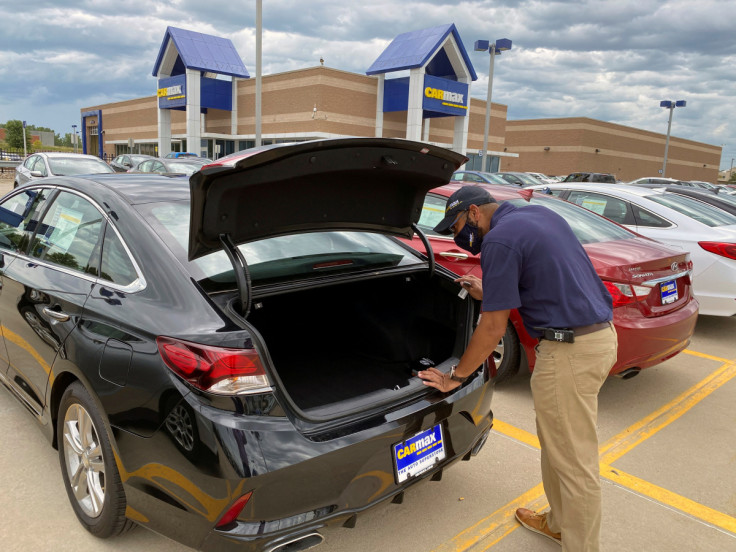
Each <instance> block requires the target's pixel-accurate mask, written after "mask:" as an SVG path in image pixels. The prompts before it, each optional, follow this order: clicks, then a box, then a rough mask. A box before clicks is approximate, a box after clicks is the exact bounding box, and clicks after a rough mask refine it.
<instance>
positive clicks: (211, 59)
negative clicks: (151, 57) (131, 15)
mask: <svg viewBox="0 0 736 552" xmlns="http://www.w3.org/2000/svg"><path fill="white" fill-rule="evenodd" d="M170 40H173V41H174V46H176V50H177V52H179V58H180V60H181V64H183V67H184V68H186V69H198V70H200V71H207V72H210V73H218V74H221V75H229V76H231V77H239V78H243V79H247V78H250V75H249V74H248V70H247V69H246V68H245V65H244V64H243V61H242V60H241V59H240V56H239V55H238V52H237V51H236V50H235V46H233V43H232V41H231V40H230V39H227V38H221V37H218V36H212V35H207V34H202V33H197V32H194V31H187V30H185V29H177V28H176V27H167V29H166V35H165V36H164V40H163V42H162V43H161V48H160V49H159V52H158V57H157V58H156V64H155V65H154V67H153V76H154V77H157V76H158V73H159V70H160V68H161V63H162V61H163V57H164V53H165V52H166V48H167V46H168V45H169V41H170ZM181 64H179V63H177V64H176V66H180V65H181Z"/></svg>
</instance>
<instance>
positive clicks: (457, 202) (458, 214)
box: [434, 186, 496, 235]
mask: <svg viewBox="0 0 736 552" xmlns="http://www.w3.org/2000/svg"><path fill="white" fill-rule="evenodd" d="M493 203H496V199H495V198H494V197H493V196H492V195H491V194H489V193H488V192H487V191H486V190H484V189H483V188H481V187H479V186H463V187H462V188H460V189H458V190H457V191H456V192H454V193H453V194H452V195H451V196H450V197H449V198H447V204H446V206H445V218H443V219H442V220H441V221H440V223H439V224H438V225H437V226H435V227H434V231H435V232H437V233H438V234H443V235H450V234H453V235H456V234H457V233H458V232H459V231H460V230H461V229H462V226H463V225H464V224H461V223H462V219H464V218H465V217H466V216H467V213H468V212H469V211H470V210H471V206H475V209H476V210H478V209H479V208H480V206H482V205H488V204H493ZM494 210H495V209H494ZM475 220H476V226H477V221H478V218H477V215H476V217H475ZM489 220H490V219H489Z"/></svg>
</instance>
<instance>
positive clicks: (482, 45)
mask: <svg viewBox="0 0 736 552" xmlns="http://www.w3.org/2000/svg"><path fill="white" fill-rule="evenodd" d="M510 49H511V40H510V39H508V38H499V39H498V40H497V41H496V42H493V43H491V41H490V40H476V41H475V51H476V52H485V51H486V50H487V51H488V53H489V54H490V58H491V64H490V68H489V69H488V96H487V98H486V125H485V130H484V131H483V160H482V162H481V165H480V170H481V171H485V170H486V159H487V158H488V128H489V127H490V125H491V94H492V91H493V60H494V58H495V57H496V56H498V55H500V54H501V52H503V51H504V50H510Z"/></svg>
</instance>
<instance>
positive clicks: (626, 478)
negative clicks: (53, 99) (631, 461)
mask: <svg viewBox="0 0 736 552" xmlns="http://www.w3.org/2000/svg"><path fill="white" fill-rule="evenodd" d="M601 475H602V476H603V477H605V478H606V479H608V480H610V481H613V482H614V483H618V484H619V485H621V486H622V487H626V488H628V489H631V490H632V491H636V492H637V493H639V494H641V495H644V496H648V497H649V498H653V499H654V500H656V501H657V502H660V503H662V504H666V505H667V506H672V507H673V508H677V509H678V510H680V511H681V512H685V513H686V514H690V515H691V516H693V517H696V518H698V519H701V520H703V521H705V522H706V523H710V524H711V525H714V526H716V527H720V528H721V529H725V530H726V531H730V532H731V533H734V534H736V518H733V517H731V516H729V515H726V514H724V513H722V512H719V511H718V510H714V509H713V508H709V507H708V506H703V505H702V504H700V503H699V502H695V501H694V500H690V499H689V498H685V497H684V496H680V495H678V494H676V493H673V492H672V491H668V490H667V489H663V488H662V487H659V486H657V485H654V484H653V483H649V482H648V481H644V480H643V479H639V478H638V477H634V476H633V475H630V474H628V473H625V472H623V471H621V470H619V469H618V468H614V467H612V466H607V465H605V464H601Z"/></svg>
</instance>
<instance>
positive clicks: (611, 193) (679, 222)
mask: <svg viewBox="0 0 736 552" xmlns="http://www.w3.org/2000/svg"><path fill="white" fill-rule="evenodd" d="M535 189H537V190H540V191H545V192H547V193H550V194H553V195H556V196H558V197H560V198H562V199H565V200H567V201H569V202H571V203H575V204H577V205H580V206H582V207H585V208H586V209H588V210H591V211H593V212H595V213H598V214H600V215H602V216H604V217H606V218H608V219H610V220H612V221H614V222H616V223H618V224H620V225H622V226H625V227H626V228H629V229H631V230H633V231H634V232H637V233H639V234H641V235H644V236H647V237H649V238H652V239H654V240H657V241H659V242H662V243H665V244H667V245H670V246H672V247H674V248H676V249H679V250H681V251H687V252H689V253H690V256H691V259H692V262H693V289H694V292H695V295H696V297H697V298H698V301H699V302H700V312H701V313H702V314H710V315H717V316H733V315H735V314H736V215H735V214H733V203H732V202H730V201H728V200H726V196H724V197H723V198H721V199H715V198H716V197H717V196H715V194H709V193H707V192H706V193H705V194H700V195H694V194H693V193H692V192H690V193H686V192H685V191H684V190H685V189H682V188H681V187H678V186H672V187H669V188H667V189H666V190H661V189H650V188H645V187H637V186H627V185H618V186H611V185H596V184H573V183H560V184H551V185H547V186H538V187H536V188H535ZM719 195H720V194H719ZM707 196H713V197H707ZM704 197H706V199H704ZM729 197H730V196H729ZM715 202H718V205H716V203H715Z"/></svg>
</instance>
